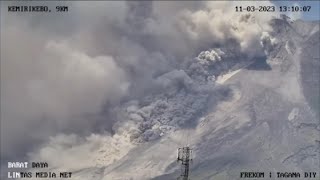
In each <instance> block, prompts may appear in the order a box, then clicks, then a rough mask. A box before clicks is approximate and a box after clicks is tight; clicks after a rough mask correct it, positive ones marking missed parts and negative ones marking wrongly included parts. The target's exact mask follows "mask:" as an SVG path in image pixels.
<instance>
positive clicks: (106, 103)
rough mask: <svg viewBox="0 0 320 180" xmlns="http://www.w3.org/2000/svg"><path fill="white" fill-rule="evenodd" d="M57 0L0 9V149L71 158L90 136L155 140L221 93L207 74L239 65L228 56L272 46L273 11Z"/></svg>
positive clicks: (261, 52)
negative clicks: (30, 10) (32, 8)
mask: <svg viewBox="0 0 320 180" xmlns="http://www.w3.org/2000/svg"><path fill="white" fill-rule="evenodd" d="M20 3H22V2H20ZM241 3H243V2H241ZM250 3H251V2H250ZM252 3H253V2H252ZM261 3H266V4H269V2H261ZM1 4H2V7H1V8H5V7H6V5H7V4H5V3H3V2H1ZM22 4H23V5H28V2H23V3H22ZM65 4H67V5H69V6H70V7H72V12H69V14H68V15H61V14H53V15H52V16H51V15H50V17H49V16H41V15H35V14H32V15H26V16H21V15H14V14H7V13H6V11H4V10H2V11H1V14H5V15H4V16H1V18H2V19H1V23H2V24H1V37H2V40H1V51H2V52H4V53H2V54H1V111H2V113H1V121H2V122H1V123H2V124H1V143H2V144H1V146H2V147H3V149H2V152H1V153H2V156H6V157H8V158H10V157H11V158H12V157H14V156H15V155H17V154H19V153H24V152H22V151H20V150H19V148H24V147H31V146H32V147H33V146H35V147H38V146H39V143H40V142H41V143H40V144H42V143H43V142H44V143H43V144H42V145H41V147H42V148H40V150H38V151H36V152H37V153H38V154H33V155H32V156H30V158H31V159H41V160H44V161H48V162H49V163H50V162H53V163H54V159H52V157H54V155H55V154H57V153H58V154H59V152H62V151H63V152H65V153H66V154H65V155H66V156H68V155H69V156H71V157H74V159H72V158H71V159H69V160H70V162H72V161H74V160H75V159H76V157H78V156H81V154H87V153H89V152H88V151H89V149H91V148H92V147H91V146H95V145H94V144H95V143H92V139H91V138H89V137H94V142H97V141H100V140H101V142H114V141H115V140H120V144H121V142H124V144H125V146H127V145H128V147H130V148H132V144H131V143H133V144H135V143H141V142H145V141H152V140H155V139H159V138H160V137H161V136H164V135H165V134H166V133H170V132H172V131H174V130H176V129H179V128H181V127H182V126H183V125H184V124H186V123H190V122H192V121H195V119H197V117H198V116H199V115H201V113H205V111H206V108H207V107H208V106H209V105H212V102H215V103H218V102H219V101H222V100H223V99H224V97H228V96H229V95H230V93H229V91H228V88H227V87H221V88H220V87H216V86H215V84H214V81H215V77H216V76H218V75H219V74H220V73H222V72H225V71H227V70H228V69H230V68H234V67H236V68H237V67H240V65H239V64H241V63H243V62H241V61H240V60H235V59H234V57H246V58H248V59H252V58H255V57H259V56H263V55H265V53H266V52H267V51H268V49H270V48H272V42H273V40H272V37H269V35H267V34H268V33H267V32H268V31H271V29H270V27H269V26H268V21H269V20H270V18H271V17H272V16H271V15H270V14H268V15H263V14H262V13H260V14H247V13H243V14H239V13H236V12H234V9H233V5H234V4H235V3H234V2H183V3H181V2H162V1H159V2H132V1H129V2H94V3H87V2H68V3H65ZM274 15H275V16H277V15H276V14H274ZM53 17H54V18H53ZM221 17H223V18H221ZM230 59H232V63H230ZM243 59H245V58H243ZM106 112H107V113H106ZM97 126H99V127H103V128H102V129H111V130H110V133H107V134H105V133H106V132H103V133H102V132H101V131H96V130H95V127H97ZM107 127H108V128H107ZM72 133H73V134H74V135H70V134H72ZM26 134H27V135H26ZM88 134H89V135H88ZM74 136H75V137H74ZM64 137H66V140H68V139H69V140H70V142H69V141H68V142H67V143H64V142H62V141H63V139H64ZM88 138H89V140H88ZM75 139H82V140H79V141H78V140H75ZM86 139H87V140H86ZM104 139H107V140H105V141H104ZM26 142H27V143H26ZM33 142H36V143H33ZM28 143H31V145H30V144H29V145H26V144H28ZM99 143H100V142H99ZM62 144H69V145H68V146H63V145H62ZM118 145H119V144H114V145H111V146H110V147H103V148H106V149H108V148H111V149H112V148H113V149H118ZM54 146H57V148H53V147H54ZM58 147H59V148H58ZM52 148H53V149H52ZM74 148H76V149H83V150H81V151H79V153H80V152H82V153H80V154H79V153H73V152H74V151H75V150H74ZM130 148H127V151H129V149H130ZM110 151H111V150H110ZM122 153H124V154H125V153H126V151H125V152H122ZM22 155H25V154H22ZM122 156H123V154H121V155H119V156H117V157H118V159H119V158H121V157H122ZM87 158H88V161H89V159H90V157H87ZM116 159H117V158H116ZM37 161H39V160H37ZM115 161H116V160H115ZM54 164H55V163H54ZM66 164H68V165H65V166H63V167H66V168H67V166H70V167H73V166H74V165H71V164H72V163H66ZM69 164H70V165H69ZM88 164H90V163H88ZM56 165H57V166H60V165H59V164H56ZM74 168H76V167H74ZM77 168H80V167H77ZM81 168H82V167H81Z"/></svg>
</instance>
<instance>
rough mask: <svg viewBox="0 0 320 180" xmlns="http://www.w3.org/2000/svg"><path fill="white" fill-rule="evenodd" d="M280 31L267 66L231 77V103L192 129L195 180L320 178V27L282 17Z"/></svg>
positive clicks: (255, 66)
mask: <svg viewBox="0 0 320 180" xmlns="http://www.w3.org/2000/svg"><path fill="white" fill-rule="evenodd" d="M272 25H273V28H274V34H273V35H274V36H275V37H276V38H277V39H278V40H279V43H278V45H277V47H276V48H274V49H273V50H272V52H271V53H270V54H269V56H268V57H267V59H266V63H263V62H262V61H256V62H254V63H253V64H251V65H250V66H248V67H247V68H245V69H242V70H241V71H240V72H238V73H237V74H235V75H233V76H232V77H231V78H230V79H228V80H227V81H226V82H225V85H227V86H229V87H230V88H231V89H232V92H233V93H232V94H233V96H232V98H231V100H227V101H224V102H223V103H221V104H219V105H218V106H217V107H215V108H214V109H213V110H212V111H211V112H210V113H208V114H207V115H206V116H205V117H203V118H202V119H201V122H199V124H198V126H197V127H196V128H195V130H193V131H192V134H193V139H192V143H193V147H194V151H195V154H196V155H195V159H194V162H193V164H192V168H191V178H192V179H215V180H216V179H240V172H243V171H245V172H248V171H249V172H250V171H258V172H267V173H269V172H272V173H273V177H272V178H270V179H274V178H275V176H276V172H300V173H303V172H308V171H314V172H318V170H319V167H320V164H319V159H320V157H319V155H320V141H319V140H320V139H319V138H320V124H319V89H320V86H319V77H320V74H319V70H320V61H319V50H318V49H319V45H320V44H319V37H320V35H319V22H303V21H295V22H288V21H284V20H280V19H275V20H273V21H272ZM173 164H177V163H173ZM171 167H173V165H172V166H171ZM169 170H170V168H168V171H169ZM178 175H179V172H174V173H173V174H167V175H162V176H159V177H157V178H154V179H173V178H174V177H177V176H178ZM268 176H269V175H268Z"/></svg>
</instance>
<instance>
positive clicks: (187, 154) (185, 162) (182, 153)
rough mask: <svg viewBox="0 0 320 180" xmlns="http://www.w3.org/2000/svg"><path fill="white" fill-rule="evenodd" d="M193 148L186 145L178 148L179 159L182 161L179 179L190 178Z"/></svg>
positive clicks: (185, 179) (186, 179)
mask: <svg viewBox="0 0 320 180" xmlns="http://www.w3.org/2000/svg"><path fill="white" fill-rule="evenodd" d="M191 155H192V150H191V148H190V147H188V146H185V147H182V148H179V149H178V159H177V161H178V162H179V161H181V164H182V165H181V175H180V177H178V180H189V163H190V161H192V158H191Z"/></svg>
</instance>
